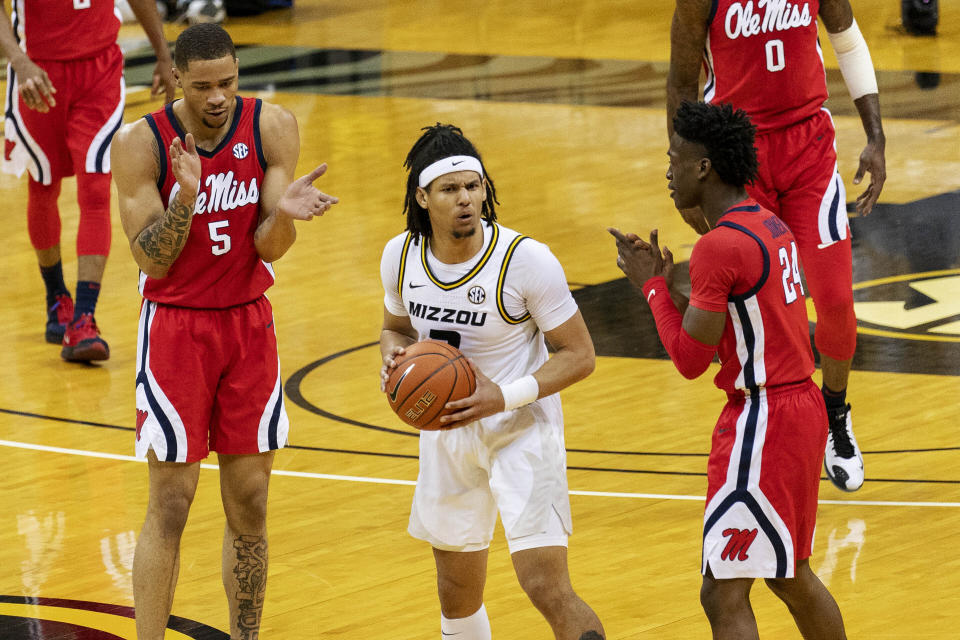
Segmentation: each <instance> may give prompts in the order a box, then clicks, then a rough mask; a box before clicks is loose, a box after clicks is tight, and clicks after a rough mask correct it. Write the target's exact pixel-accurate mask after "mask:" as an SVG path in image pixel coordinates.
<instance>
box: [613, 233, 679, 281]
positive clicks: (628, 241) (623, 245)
mask: <svg viewBox="0 0 960 640" xmlns="http://www.w3.org/2000/svg"><path fill="white" fill-rule="evenodd" d="M607 231H609V232H610V235H612V236H613V237H614V238H616V239H617V266H618V267H620V270H621V271H623V273H624V274H625V275H626V276H627V279H628V280H630V283H631V284H633V286H635V287H636V288H638V289H640V288H642V287H643V285H644V283H646V281H647V280H649V279H650V278H653V277H656V276H663V277H664V278H665V279H666V280H667V286H668V287H669V286H671V285H672V280H673V253H671V252H670V249H668V248H666V247H664V248H663V252H662V253H661V251H660V245H659V237H658V232H657V230H656V229H654V230H653V231H651V232H650V241H649V242H645V241H644V240H643V239H642V238H640V236H638V235H637V234H635V233H627V234H624V233H622V232H621V231H620V230H619V229H615V228H613V227H608V228H607Z"/></svg>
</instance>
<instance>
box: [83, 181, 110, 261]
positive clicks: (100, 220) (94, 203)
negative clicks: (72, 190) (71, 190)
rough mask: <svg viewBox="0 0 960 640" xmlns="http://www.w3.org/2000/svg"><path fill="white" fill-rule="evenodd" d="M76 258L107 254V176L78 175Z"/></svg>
mask: <svg viewBox="0 0 960 640" xmlns="http://www.w3.org/2000/svg"><path fill="white" fill-rule="evenodd" d="M77 202H78V204H79V205H80V223H79V225H78V226H77V255H79V256H106V255H109V254H110V231H111V229H110V174H107V173H79V174H77Z"/></svg>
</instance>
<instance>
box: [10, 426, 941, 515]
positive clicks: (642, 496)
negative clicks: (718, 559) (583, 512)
mask: <svg viewBox="0 0 960 640" xmlns="http://www.w3.org/2000/svg"><path fill="white" fill-rule="evenodd" d="M0 447H11V448H14V449H29V450H31V451H45V452H48V453H63V454H67V455H72V456H82V457H86V458H102V459H106V460H121V461H123V462H139V463H145V462H146V460H141V459H139V458H136V457H134V456H125V455H120V454H116V453H102V452H99V451H84V450H83V449H66V448H64V447H49V446H47V445H42V444H31V443H29V442H16V441H13V440H0ZM200 468H201V469H219V468H220V467H219V466H217V465H215V464H207V463H201V464H200ZM272 475H275V476H287V477H291V478H314V479H317V480H334V481H339V482H368V483H371V484H394V485H405V486H411V487H412V486H414V485H416V482H415V481H413V480H395V479H392V478H368V477H364V476H343V475H335V474H329V473H311V472H308V471H287V470H285V469H274V470H273V471H272ZM570 495H572V496H591V497H595V498H628V499H633V500H696V501H701V502H702V501H703V500H704V496H685V495H671V494H660V493H623V492H616V491H577V490H571V491H570ZM819 504H842V505H857V506H865V507H945V508H952V509H956V508H960V502H902V501H887V500H820V501H819Z"/></svg>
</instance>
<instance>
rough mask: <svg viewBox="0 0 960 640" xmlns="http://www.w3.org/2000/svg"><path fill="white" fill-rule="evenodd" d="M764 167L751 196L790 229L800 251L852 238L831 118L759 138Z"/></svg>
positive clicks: (759, 155)
mask: <svg viewBox="0 0 960 640" xmlns="http://www.w3.org/2000/svg"><path fill="white" fill-rule="evenodd" d="M756 146H757V159H758V160H759V162H760V166H759V167H758V171H757V178H756V180H754V182H753V184H750V185H747V193H749V194H750V196H751V197H753V198H754V199H756V201H757V202H759V203H760V205H761V206H763V207H765V208H767V209H769V210H770V211H772V212H773V213H775V214H776V215H777V217H779V218H780V219H781V220H783V221H784V222H786V223H787V226H788V227H790V230H791V231H792V232H793V235H794V237H795V238H796V239H797V245H798V246H799V247H805V246H812V247H816V246H819V245H829V244H832V243H834V242H839V241H841V240H844V239H846V238H847V237H849V235H850V233H849V228H850V225H849V223H848V221H847V200H846V197H847V194H846V190H845V189H844V187H843V180H841V179H840V174H839V173H837V148H836V132H835V131H834V129H833V119H832V118H831V117H830V112H829V111H827V110H826V109H821V110H820V111H819V112H817V114H816V115H813V116H811V117H809V118H807V119H806V120H802V121H800V122H798V123H796V124H794V125H791V126H789V127H786V128H785V129H775V130H773V131H769V132H767V133H764V134H760V135H758V136H757V140H756Z"/></svg>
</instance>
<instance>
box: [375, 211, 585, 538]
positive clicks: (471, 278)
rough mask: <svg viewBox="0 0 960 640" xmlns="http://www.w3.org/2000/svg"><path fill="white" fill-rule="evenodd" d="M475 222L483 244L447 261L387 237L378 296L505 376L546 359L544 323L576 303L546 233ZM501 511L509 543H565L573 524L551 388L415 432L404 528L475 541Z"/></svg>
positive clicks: (495, 375) (487, 533)
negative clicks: (526, 400) (458, 424)
mask: <svg viewBox="0 0 960 640" xmlns="http://www.w3.org/2000/svg"><path fill="white" fill-rule="evenodd" d="M483 234H484V236H483V248H482V249H481V251H480V252H479V253H478V254H477V255H476V256H474V257H473V258H471V259H470V260H468V261H466V262H463V263H460V264H453V265H450V264H444V263H442V262H440V261H439V260H437V258H436V257H435V256H434V255H433V252H431V251H430V247H429V243H428V242H426V241H424V240H423V239H422V238H421V239H420V240H419V241H417V240H414V239H413V237H412V236H411V235H410V234H409V233H402V234H400V235H398V236H397V237H395V238H393V239H392V240H390V242H388V243H387V246H386V248H385V249H384V251H383V259H382V260H381V263H380V275H381V278H382V280H383V288H384V290H385V292H386V295H385V296H384V301H383V302H384V305H385V307H386V309H387V311H389V312H390V313H392V314H393V315H396V316H409V318H410V323H411V324H412V325H413V327H414V329H416V330H417V333H418V334H419V338H420V339H421V340H423V339H427V338H434V339H437V340H444V341H446V342H449V343H450V344H452V345H454V346H456V347H457V348H459V349H460V350H461V351H462V352H463V353H464V354H465V355H466V356H467V357H469V358H470V359H471V360H473V362H474V363H475V364H476V365H477V367H478V368H479V369H480V370H481V371H483V373H484V374H486V375H487V376H488V377H490V378H491V379H492V380H493V381H494V382H496V383H498V384H504V383H508V382H512V381H514V380H516V379H517V378H520V377H522V376H525V375H528V374H531V373H533V372H534V371H536V370H537V369H539V368H540V367H541V365H543V363H544V362H546V360H547V357H548V356H547V347H546V343H545V342H544V338H543V332H545V331H550V330H552V329H555V328H557V327H559V326H560V325H562V324H563V323H564V322H566V321H567V320H569V319H570V318H571V317H573V315H574V314H576V312H577V303H576V302H575V301H574V299H573V296H572V295H571V293H570V288H569V287H568V286H567V281H566V277H565V276H564V273H563V267H561V266H560V263H559V262H558V261H557V259H556V258H555V257H554V256H553V254H552V253H551V252H550V249H548V248H547V246H546V245H544V244H542V243H539V242H536V241H535V240H532V239H530V238H527V237H525V236H522V235H520V234H519V233H517V232H516V231H512V230H510V229H507V228H505V227H501V226H500V225H497V224H495V223H489V224H488V223H484V224H483ZM498 511H499V514H500V518H501V521H502V522H503V528H504V531H505V532H506V536H507V540H508V542H509V544H510V547H511V551H516V550H520V549H524V548H532V547H533V546H544V545H549V546H556V545H565V544H566V536H567V535H569V534H570V533H571V532H572V531H573V526H572V522H571V517H570V500H569V497H568V487H567V477H566V452H565V450H564V445H563V412H562V410H561V408H560V395H559V394H556V393H555V394H553V395H550V396H546V397H544V398H540V399H539V400H537V401H536V402H533V403H531V404H528V405H526V406H523V407H520V408H518V409H515V410H513V411H506V412H502V413H498V414H496V415H493V416H490V417H488V418H484V419H482V420H479V421H477V422H474V423H472V424H470V425H467V426H465V427H463V428H460V429H454V430H451V431H423V432H421V433H420V473H419V476H418V479H417V489H416V492H415V493H414V499H413V508H412V509H411V514H410V525H409V529H408V530H409V531H410V533H411V534H412V535H413V536H414V537H416V538H420V539H422V540H426V541H428V542H430V544H432V545H433V546H434V547H436V548H438V549H448V550H453V551H476V550H479V549H484V548H486V547H487V546H488V545H489V544H490V539H491V537H492V535H493V529H494V525H495V523H496V520H497V512H498ZM556 518H559V524H556V526H554V524H551V523H555V522H556ZM561 528H562V530H561ZM551 532H552V533H551ZM527 545H529V547H528V546H527Z"/></svg>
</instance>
